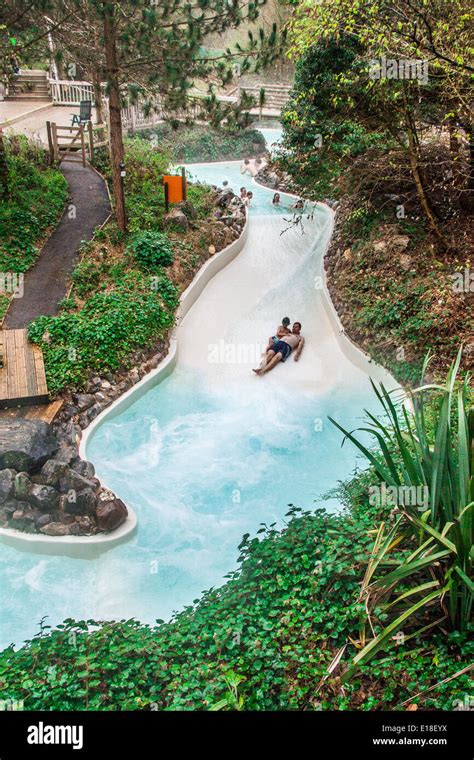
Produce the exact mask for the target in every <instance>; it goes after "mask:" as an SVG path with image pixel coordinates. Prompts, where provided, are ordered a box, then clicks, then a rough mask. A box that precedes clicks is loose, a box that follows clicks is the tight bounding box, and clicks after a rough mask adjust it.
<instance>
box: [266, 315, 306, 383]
mask: <svg viewBox="0 0 474 760" xmlns="http://www.w3.org/2000/svg"><path fill="white" fill-rule="evenodd" d="M303 347H304V338H303V336H302V335H301V322H293V330H292V332H291V333H289V334H288V335H285V336H283V338H281V339H280V340H278V341H277V342H276V343H274V344H273V346H272V348H270V349H269V350H268V351H267V353H266V356H265V366H263V367H258V368H257V369H254V370H253V372H255V374H256V375H264V374H265V373H266V372H270V370H272V369H273V368H274V367H276V365H277V364H278V363H279V362H285V361H286V360H287V359H288V357H289V355H290V354H291V352H292V351H294V352H295V353H294V360H295V362H297V361H298V359H299V358H300V356H301V352H302V350H303Z"/></svg>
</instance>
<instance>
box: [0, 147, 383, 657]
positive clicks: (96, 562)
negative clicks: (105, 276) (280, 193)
mask: <svg viewBox="0 0 474 760" xmlns="http://www.w3.org/2000/svg"><path fill="white" fill-rule="evenodd" d="M188 170H189V172H190V173H191V174H192V175H193V176H195V177H197V178H199V179H201V180H203V181H212V182H214V183H215V184H219V185H221V184H222V182H223V181H224V180H227V181H228V182H229V185H230V186H231V187H233V188H234V190H238V188H239V187H240V186H241V185H244V184H245V185H246V186H247V188H248V189H250V186H252V189H253V192H254V203H253V205H252V207H251V209H250V227H249V236H248V240H247V243H246V245H245V247H244V249H243V250H242V252H241V253H240V254H239V255H238V257H237V258H236V259H235V260H234V261H232V262H231V263H230V264H228V265H227V267H226V268H225V269H224V270H223V271H222V272H220V273H219V274H218V275H216V276H215V277H214V279H213V280H212V281H211V282H210V283H209V285H208V286H207V287H206V289H205V291H204V293H203V294H202V295H201V296H200V298H199V300H198V301H197V303H196V304H195V305H194V306H193V307H192V309H191V310H190V311H189V313H188V314H187V316H186V317H185V318H184V320H183V322H182V324H181V326H180V332H179V358H178V364H177V366H176V369H175V370H174V371H173V373H172V374H171V375H169V376H168V377H167V378H166V379H165V380H164V381H162V382H161V383H160V384H158V385H156V386H155V387H154V388H152V389H151V390H149V391H147V392H146V393H144V394H143V395H142V396H141V397H140V398H138V399H137V400H136V401H135V402H134V403H133V404H132V405H131V406H130V407H129V408H128V409H126V410H125V411H123V412H122V413H119V414H118V415H115V416H109V417H108V416H105V417H103V419H102V422H101V424H100V425H99V426H98V427H97V428H96V429H95V430H94V432H93V434H92V435H91V437H90V439H89V440H88V443H87V456H88V458H89V459H91V460H92V461H93V462H94V464H95V466H96V470H97V473H98V476H99V477H100V478H101V480H102V481H103V482H104V483H105V484H106V485H108V486H109V487H110V488H112V489H114V490H115V492H116V493H117V494H118V495H119V496H120V497H121V498H123V499H124V500H125V501H126V502H127V503H129V504H130V505H131V506H132V507H133V509H134V510H135V511H136V513H137V515H138V520H139V525H138V530H137V533H136V534H135V535H134V536H133V537H132V538H131V539H130V541H129V542H128V543H125V544H123V545H121V546H117V547H115V548H113V549H111V550H109V551H107V552H104V553H103V554H101V555H100V556H95V557H91V558H89V559H77V558H71V557H62V556H48V555H43V554H39V553H38V554H35V553H31V552H26V551H25V552H22V551H17V550H15V549H13V548H10V547H8V546H2V547H1V552H0V571H1V573H2V585H1V605H2V607H1V609H2V614H1V620H0V627H1V631H0V644H1V645H2V646H5V645H8V644H9V643H10V642H12V641H14V642H16V643H21V641H22V640H23V639H25V638H27V637H30V636H31V635H33V634H34V633H35V632H37V630H38V628H37V623H38V621H39V620H40V619H41V618H42V617H43V616H44V615H48V616H49V618H48V621H47V622H48V623H50V624H57V623H59V622H61V621H62V620H63V619H64V618H66V617H74V618H77V619H84V618H85V619H89V618H95V619H114V618H129V617H132V616H134V617H137V618H139V619H140V620H142V621H144V622H150V623H151V622H153V621H154V620H155V619H156V618H164V619H167V618H168V617H169V616H170V615H171V613H172V611H173V610H175V609H179V608H181V607H182V606H183V605H185V604H189V603H191V602H192V601H193V600H194V599H195V598H197V597H198V596H199V594H200V592H201V591H202V590H204V589H206V588H208V587H210V586H216V585H219V584H221V583H222V582H223V579H224V575H225V574H226V573H228V572H229V571H230V570H232V569H233V568H234V567H235V564H236V558H237V555H238V552H237V545H238V544H239V542H240V539H241V536H242V534H243V533H246V532H249V533H254V532H255V531H256V530H258V528H259V525H260V523H262V522H266V523H272V522H276V523H277V525H278V526H282V525H283V518H284V514H285V512H286V511H287V506H288V504H290V503H293V504H296V505H298V506H301V507H305V508H311V507H312V506H313V505H314V502H315V500H316V499H318V498H320V497H321V496H322V495H323V494H324V493H325V492H326V491H327V490H328V489H330V488H332V487H334V486H335V485H336V483H337V481H338V480H339V479H343V478H346V477H347V476H348V475H349V474H350V472H351V471H352V470H353V468H354V465H355V463H356V452H355V450H354V448H352V447H350V446H344V448H342V449H341V436H340V434H339V433H338V432H337V430H335V429H334V428H333V427H332V426H331V425H330V423H329V422H328V420H327V415H332V416H334V417H335V418H337V419H338V420H339V421H340V422H341V423H343V424H344V425H346V426H355V425H357V424H358V422H359V421H360V419H361V416H362V409H363V407H364V406H366V407H369V408H371V409H374V408H375V404H374V401H373V396H372V392H371V389H370V383H369V379H368V373H369V372H372V374H374V375H375V376H377V378H379V379H380V378H383V379H384V380H385V382H387V384H388V385H389V386H391V387H393V386H394V382H393V380H392V379H391V378H390V376H388V375H387V373H385V372H384V371H383V370H381V369H380V368H379V369H377V368H375V367H374V366H373V365H369V363H368V362H367V365H366V366H361V367H359V366H358V367H356V366H354V365H353V364H352V363H351V362H349V360H348V359H347V358H346V356H345V354H344V353H343V351H342V350H341V347H340V344H339V340H338V337H337V335H336V334H335V331H334V328H333V327H332V325H331V323H330V321H329V319H328V316H327V313H326V311H325V308H324V305H323V293H322V290H321V288H320V281H319V279H318V278H319V275H320V271H321V257H322V255H323V254H324V250H325V248H326V245H327V242H328V239H329V236H330V234H331V228H332V215H331V212H330V211H329V209H327V208H326V207H323V206H317V207H316V208H315V209H314V215H313V218H312V219H305V220H304V228H303V230H301V229H300V228H290V229H287V228H288V227H289V220H291V216H292V211H291V209H290V206H291V203H292V199H291V198H289V197H288V196H284V197H283V205H282V208H280V209H275V208H274V207H272V205H271V202H270V201H271V196H272V191H269V190H266V189H263V188H260V187H258V186H257V185H256V184H255V183H253V181H252V180H251V179H250V178H246V179H245V180H244V181H242V175H241V174H240V163H239V162H237V163H236V162H229V163H224V164H209V165H192V166H189V167H188ZM285 230H286V231H285ZM283 316H289V317H290V318H291V319H292V320H296V319H297V320H299V321H301V322H302V325H303V329H302V332H303V334H304V335H305V337H306V340H307V345H306V347H305V349H304V351H303V354H302V356H301V360H300V361H299V362H298V363H295V362H294V361H292V358H291V357H290V359H289V360H288V361H287V363H286V364H285V365H282V366H279V367H277V368H276V369H275V370H274V371H273V372H272V373H269V374H268V375H266V376H264V377H261V378H258V377H256V376H254V375H253V373H252V371H251V368H252V366H254V365H255V363H256V361H257V360H258V358H259V353H260V350H261V347H262V343H264V342H266V340H267V338H268V336H270V335H272V334H273V332H274V331H275V328H276V326H277V324H278V323H279V322H280V320H281V318H282V317H283ZM325 503H326V506H328V508H330V509H337V508H338V504H337V502H336V501H335V500H331V499H330V500H328V501H326V502H325Z"/></svg>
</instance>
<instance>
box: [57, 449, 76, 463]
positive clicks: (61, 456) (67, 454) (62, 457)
mask: <svg viewBox="0 0 474 760" xmlns="http://www.w3.org/2000/svg"><path fill="white" fill-rule="evenodd" d="M55 459H56V460H57V461H58V462H62V463H63V464H71V462H73V461H74V459H77V448H76V447H75V446H69V445H63V444H61V445H60V447H59V451H58V453H57V455H56V456H55Z"/></svg>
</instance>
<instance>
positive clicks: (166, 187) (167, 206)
mask: <svg viewBox="0 0 474 760" xmlns="http://www.w3.org/2000/svg"><path fill="white" fill-rule="evenodd" d="M163 185H164V188H165V210H166V213H168V211H169V210H170V204H169V201H168V183H167V182H163Z"/></svg>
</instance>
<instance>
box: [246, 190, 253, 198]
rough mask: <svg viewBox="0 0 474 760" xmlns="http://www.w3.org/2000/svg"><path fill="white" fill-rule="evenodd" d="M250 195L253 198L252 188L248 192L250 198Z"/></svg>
mask: <svg viewBox="0 0 474 760" xmlns="http://www.w3.org/2000/svg"><path fill="white" fill-rule="evenodd" d="M249 196H250V197H251V198H253V193H252V191H251V190H249V191H248V193H247V198H248V197H249Z"/></svg>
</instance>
